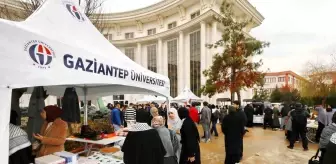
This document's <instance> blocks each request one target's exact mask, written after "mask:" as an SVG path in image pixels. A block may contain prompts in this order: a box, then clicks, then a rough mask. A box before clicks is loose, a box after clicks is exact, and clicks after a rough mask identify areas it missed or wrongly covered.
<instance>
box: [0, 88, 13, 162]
mask: <svg viewBox="0 0 336 164" xmlns="http://www.w3.org/2000/svg"><path fill="white" fill-rule="evenodd" d="M11 97H12V89H9V88H0V100H1V103H0V116H1V119H0V134H1V135H0V145H1V148H0V159H1V163H8V151H9V142H8V141H9V126H8V123H9V119H10V110H9V109H10V107H11Z"/></svg>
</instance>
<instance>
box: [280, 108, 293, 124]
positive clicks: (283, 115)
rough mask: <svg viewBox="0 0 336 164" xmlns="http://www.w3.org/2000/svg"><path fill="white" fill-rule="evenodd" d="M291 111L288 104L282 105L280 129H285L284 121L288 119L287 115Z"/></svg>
mask: <svg viewBox="0 0 336 164" xmlns="http://www.w3.org/2000/svg"><path fill="white" fill-rule="evenodd" d="M289 111H291V109H290V107H289V105H288V104H284V106H283V108H282V109H281V112H280V115H281V127H280V128H281V129H285V121H286V120H287V119H288V113H289Z"/></svg>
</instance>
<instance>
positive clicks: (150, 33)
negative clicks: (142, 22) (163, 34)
mask: <svg viewBox="0 0 336 164" xmlns="http://www.w3.org/2000/svg"><path fill="white" fill-rule="evenodd" d="M147 34H148V35H154V34H156V28H152V29H149V30H147Z"/></svg>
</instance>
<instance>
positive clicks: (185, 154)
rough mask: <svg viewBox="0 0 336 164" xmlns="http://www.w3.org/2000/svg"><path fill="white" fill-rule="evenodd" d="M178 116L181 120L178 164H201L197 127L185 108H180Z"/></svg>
mask: <svg viewBox="0 0 336 164" xmlns="http://www.w3.org/2000/svg"><path fill="white" fill-rule="evenodd" d="M178 114H179V117H180V118H181V119H182V127H181V129H180V133H181V144H182V149H181V156H180V162H179V164H201V152H200V147H199V142H200V136H199V133H198V130H197V127H196V125H195V123H194V122H193V120H192V119H191V118H190V116H189V111H188V110H187V109H186V108H185V107H181V108H180V109H179V110H178Z"/></svg>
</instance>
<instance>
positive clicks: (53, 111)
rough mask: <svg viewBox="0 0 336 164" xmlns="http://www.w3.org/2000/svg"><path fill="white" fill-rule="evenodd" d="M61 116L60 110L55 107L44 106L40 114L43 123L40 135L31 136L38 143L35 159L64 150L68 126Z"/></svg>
mask: <svg viewBox="0 0 336 164" xmlns="http://www.w3.org/2000/svg"><path fill="white" fill-rule="evenodd" d="M61 114H62V109H61V108H59V107H57V106H46V107H45V108H44V109H43V111H42V112H41V117H42V118H43V119H44V120H45V122H44V123H43V125H42V128H41V133H40V134H33V136H34V137H35V138H36V139H37V140H39V141H40V148H39V150H38V153H37V157H41V156H45V155H50V154H53V153H55V152H60V151H63V150H64V143H65V139H66V136H67V131H68V125H67V123H66V122H64V121H63V120H62V119H61V118H60V116H61Z"/></svg>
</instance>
